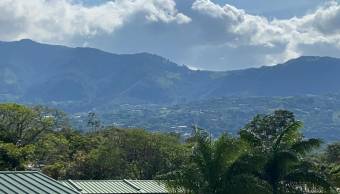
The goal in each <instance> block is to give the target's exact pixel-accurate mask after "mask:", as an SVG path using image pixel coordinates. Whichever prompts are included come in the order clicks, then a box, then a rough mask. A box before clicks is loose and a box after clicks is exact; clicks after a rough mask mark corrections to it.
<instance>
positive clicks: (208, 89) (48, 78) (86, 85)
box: [0, 39, 340, 109]
mask: <svg viewBox="0 0 340 194" xmlns="http://www.w3.org/2000/svg"><path fill="white" fill-rule="evenodd" d="M302 74H303V76H301V75H302ZM339 74H340V59H337V58H331V57H316V56H303V57H300V58H297V59H292V60H289V61H287V62H286V63H282V64H278V65H275V66H263V67H259V68H250V69H244V70H234V71H223V72H215V71H206V70H191V69H189V68H188V67H187V66H185V65H178V64H176V63H174V62H172V61H170V60H169V59H166V58H163V57H161V56H158V55H155V54H149V53H137V54H113V53H109V52H105V51H101V50H99V49H93V48H83V47H76V48H72V47H66V46H61V45H48V44H42V43H37V42H34V41H32V40H27V39H25V40H21V41H14V42H0V81H1V83H0V100H2V101H19V102H25V103H39V104H50V103H54V104H57V105H60V104H65V103H66V104H70V103H75V104H77V103H78V104H82V105H83V109H91V108H95V107H98V106H100V105H102V104H112V105H113V104H121V103H128V104H145V103H146V104H178V103H185V102H190V101H196V100H201V99H210V98H216V97H223V96H291V95H301V94H316V95H318V94H326V93H338V92H339V91H340V85H339V86H338V85H337V83H339V82H340V78H338V76H337V75H339ZM1 94H2V95H1ZM82 105H80V107H81V106H82Z"/></svg>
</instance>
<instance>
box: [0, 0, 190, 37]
mask: <svg viewBox="0 0 340 194" xmlns="http://www.w3.org/2000/svg"><path fill="white" fill-rule="evenodd" d="M0 13H1V16H0V26H1V29H0V38H1V39H3V40H13V39H21V38H32V39H35V40H42V41H54V42H56V41H66V40H67V39H70V38H73V37H74V36H94V35H98V34H100V33H113V32H114V31H115V30H117V29H118V28H120V27H122V26H123V25H124V24H125V23H127V22H129V20H130V19H131V18H132V17H136V16H142V17H144V18H145V21H146V22H164V23H178V24H183V23H188V22H190V20H191V19H190V18H189V17H188V16H186V15H184V14H182V13H178V11H177V10H176V3H175V2H174V1H173V0H116V1H107V2H105V3H102V4H99V5H97V6H90V7H88V6H85V5H83V4H80V3H79V2H78V3H76V2H75V1H71V0H24V1H23V0H1V1H0Z"/></svg>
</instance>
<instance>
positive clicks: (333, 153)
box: [319, 142, 340, 188]
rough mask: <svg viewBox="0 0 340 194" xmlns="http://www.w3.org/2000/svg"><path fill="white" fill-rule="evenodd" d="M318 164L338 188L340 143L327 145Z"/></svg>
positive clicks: (339, 185) (339, 184)
mask: <svg viewBox="0 0 340 194" xmlns="http://www.w3.org/2000/svg"><path fill="white" fill-rule="evenodd" d="M319 163H320V164H321V169H322V170H324V171H325V172H326V173H327V175H328V177H329V179H330V180H331V181H332V182H333V183H334V185H335V186H336V187H338V188H340V142H337V143H333V144H330V145H328V146H327V149H326V152H325V153H324V155H323V158H322V160H321V161H319Z"/></svg>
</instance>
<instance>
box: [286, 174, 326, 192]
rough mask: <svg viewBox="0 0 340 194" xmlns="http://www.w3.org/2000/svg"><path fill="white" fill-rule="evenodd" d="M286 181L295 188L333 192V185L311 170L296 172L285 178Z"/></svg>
mask: <svg viewBox="0 0 340 194" xmlns="http://www.w3.org/2000/svg"><path fill="white" fill-rule="evenodd" d="M284 181H285V182H287V183H290V184H293V185H295V186H297V185H299V186H301V187H306V188H307V189H309V190H313V189H322V190H323V191H324V192H330V191H331V190H332V185H331V184H330V183H329V182H328V181H327V179H326V178H325V177H324V176H322V175H320V174H319V173H316V172H314V171H311V170H305V169H303V170H300V169H299V170H295V171H293V172H291V173H289V174H288V175H287V176H285V177H284Z"/></svg>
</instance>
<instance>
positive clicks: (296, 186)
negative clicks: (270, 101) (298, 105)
mask: <svg viewBox="0 0 340 194" xmlns="http://www.w3.org/2000/svg"><path fill="white" fill-rule="evenodd" d="M301 127H302V123H301V122H299V121H296V120H295V119H294V116H293V114H292V113H290V112H288V111H276V112H275V113H274V114H273V115H267V116H257V117H255V118H254V120H253V121H252V122H251V123H249V124H248V125H247V126H246V127H245V128H244V129H242V130H241V131H240V136H241V139H242V140H243V141H245V142H247V143H248V144H249V145H251V147H252V151H251V152H250V153H249V154H247V155H245V156H242V157H241V158H240V159H239V160H238V161H237V162H236V163H235V164H234V165H233V169H234V171H235V172H238V173H240V174H249V175H251V176H254V177H256V178H257V179H258V180H262V181H264V182H265V183H266V184H268V185H270V188H271V192H272V193H273V194H283V193H305V192H306V191H308V190H317V191H322V192H328V193H329V192H331V188H332V187H331V185H330V184H329V183H328V181H327V180H326V178H325V177H324V176H323V175H322V174H320V173H318V172H317V171H315V168H314V165H313V163H311V162H308V161H306V160H305V159H304V157H305V156H306V154H307V153H309V152H310V151H312V150H313V149H315V148H318V147H319V146H320V144H321V141H320V140H318V139H304V138H303V136H302V134H301V133H300V128H301ZM260 184H263V182H261V183H260Z"/></svg>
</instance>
